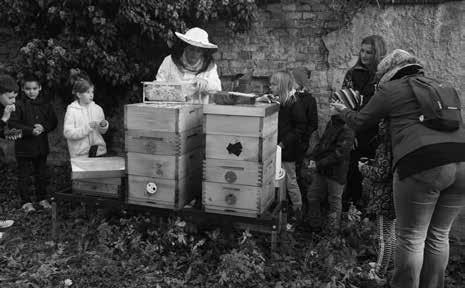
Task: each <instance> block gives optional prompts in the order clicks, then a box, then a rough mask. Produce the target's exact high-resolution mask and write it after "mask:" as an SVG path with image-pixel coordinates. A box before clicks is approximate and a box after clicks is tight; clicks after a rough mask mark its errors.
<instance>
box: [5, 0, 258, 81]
mask: <svg viewBox="0 0 465 288" xmlns="http://www.w3.org/2000/svg"><path fill="white" fill-rule="evenodd" d="M255 11H256V5H255V1H254V0H222V1H213V0H175V1H139V0H115V1H113V0H90V1H79V0H68V1H38V0H37V1H34V0H20V1H10V0H0V19H2V20H3V22H4V23H5V24H7V25H9V26H10V27H12V28H13V29H14V31H15V33H16V34H17V36H18V38H20V39H21V40H22V41H24V43H25V44H24V46H23V47H22V48H21V49H20V51H19V52H20V53H19V57H18V59H16V60H15V63H14V65H13V68H12V70H14V71H13V72H18V73H19V76H20V77H21V74H22V73H23V72H26V71H28V72H29V71H33V72H34V73H36V74H37V75H38V76H39V77H40V78H41V80H43V81H44V83H46V84H47V86H48V87H50V88H56V87H60V86H62V85H64V84H65V80H66V79H67V77H68V73H67V72H68V71H69V69H70V68H74V67H79V68H81V69H84V70H86V71H88V72H89V73H90V74H91V76H92V78H93V79H95V80H98V81H100V82H101V83H102V84H105V85H108V86H120V87H121V86H123V87H131V84H136V83H138V82H139V81H141V80H147V79H150V80H152V79H153V78H154V75H155V72H156V68H157V67H158V65H159V63H161V60H162V58H163V57H164V56H165V55H166V54H167V50H168V46H167V41H172V40H173V39H174V38H175V36H174V32H175V31H185V30H186V29H187V28H189V27H193V26H205V25H206V24H207V23H209V22H211V21H215V20H222V21H225V22H226V23H227V27H229V29H231V30H233V31H235V32H243V31H245V30H247V29H249V28H250V25H251V23H252V20H253V18H254V13H255Z"/></svg>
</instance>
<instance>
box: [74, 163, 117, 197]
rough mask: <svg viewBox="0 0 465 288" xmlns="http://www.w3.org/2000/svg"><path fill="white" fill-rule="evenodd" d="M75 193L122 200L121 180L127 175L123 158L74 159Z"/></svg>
mask: <svg viewBox="0 0 465 288" xmlns="http://www.w3.org/2000/svg"><path fill="white" fill-rule="evenodd" d="M71 169H72V175H71V178H72V184H71V188H72V191H73V193H75V194H81V195H88V196H99V197H108V198H120V197H121V195H122V192H123V191H122V181H121V178H122V177H123V176H124V175H125V170H126V166H125V161H124V158H123V157H96V158H87V157H80V158H72V159H71Z"/></svg>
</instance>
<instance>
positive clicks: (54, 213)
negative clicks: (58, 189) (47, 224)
mask: <svg viewBox="0 0 465 288" xmlns="http://www.w3.org/2000/svg"><path fill="white" fill-rule="evenodd" d="M50 201H51V202H52V239H53V241H56V240H57V214H58V213H57V202H56V199H55V198H54V197H52V198H51V199H50Z"/></svg>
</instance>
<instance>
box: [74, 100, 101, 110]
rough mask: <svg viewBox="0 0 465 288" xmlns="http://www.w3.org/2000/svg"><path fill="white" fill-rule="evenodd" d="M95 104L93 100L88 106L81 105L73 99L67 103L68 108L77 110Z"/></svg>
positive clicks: (90, 107)
mask: <svg viewBox="0 0 465 288" xmlns="http://www.w3.org/2000/svg"><path fill="white" fill-rule="evenodd" d="M96 105H97V104H95V103H94V101H92V102H90V103H89V105H88V106H81V105H80V104H79V102H78V101H77V100H74V101H73V102H72V103H71V104H69V105H68V108H70V109H78V110H86V109H92V108H93V107H94V106H96Z"/></svg>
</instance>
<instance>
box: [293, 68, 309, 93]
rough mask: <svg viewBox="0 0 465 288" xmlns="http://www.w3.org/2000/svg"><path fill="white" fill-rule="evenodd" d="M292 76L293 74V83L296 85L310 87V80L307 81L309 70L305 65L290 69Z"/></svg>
mask: <svg viewBox="0 0 465 288" xmlns="http://www.w3.org/2000/svg"><path fill="white" fill-rule="evenodd" d="M292 76H294V80H295V83H297V85H299V86H301V87H304V88H307V89H309V88H310V81H309V79H308V78H309V76H310V70H308V69H307V68H306V67H298V68H295V69H294V70H292Z"/></svg>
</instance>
